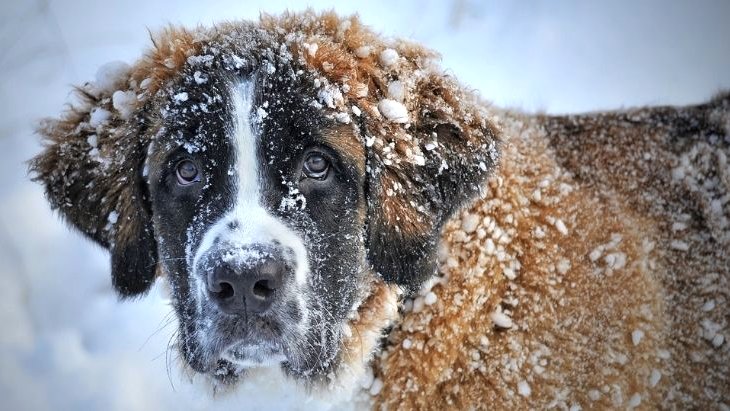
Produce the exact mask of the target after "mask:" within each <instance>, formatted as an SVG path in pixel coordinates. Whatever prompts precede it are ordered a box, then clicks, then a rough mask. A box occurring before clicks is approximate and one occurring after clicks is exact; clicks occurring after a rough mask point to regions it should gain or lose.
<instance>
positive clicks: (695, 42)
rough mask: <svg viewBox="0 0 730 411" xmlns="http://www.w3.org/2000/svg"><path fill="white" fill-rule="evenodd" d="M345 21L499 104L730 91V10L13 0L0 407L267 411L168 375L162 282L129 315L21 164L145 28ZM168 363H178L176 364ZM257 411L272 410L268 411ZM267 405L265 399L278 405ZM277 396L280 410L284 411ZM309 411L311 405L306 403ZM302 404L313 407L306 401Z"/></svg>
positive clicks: (663, 99)
mask: <svg viewBox="0 0 730 411" xmlns="http://www.w3.org/2000/svg"><path fill="white" fill-rule="evenodd" d="M307 5H309V6H311V7H313V8H315V9H329V8H334V9H335V10H337V11H339V12H340V13H358V14H360V16H361V18H362V20H363V21H364V22H365V23H366V24H369V25H370V26H372V27H374V28H375V29H376V30H377V31H380V32H382V33H383V34H385V35H388V36H393V37H404V38H409V39H412V40H416V41H418V42H421V43H424V44H426V45H428V46H429V47H431V48H433V49H436V50H438V51H439V52H440V53H441V54H442V56H443V59H442V64H443V66H444V67H446V68H447V69H448V70H449V71H450V72H451V73H453V74H454V75H455V76H456V77H457V78H459V79H460V80H461V81H462V82H463V83H465V84H467V85H468V86H470V87H472V88H474V89H476V90H478V91H479V92H480V93H481V95H482V96H483V97H484V98H485V99H487V100H491V101H493V102H494V103H495V104H497V105H500V106H508V107H514V108H520V109H524V110H529V111H536V110H540V111H547V112H551V113H568V112H581V111H593V110H602V109H615V108H621V107H628V106H636V105H646V104H691V103H698V102H702V101H703V100H706V99H708V98H710V97H711V96H712V95H713V94H715V93H716V92H717V91H719V90H720V89H723V88H724V89H730V24H729V23H728V21H730V2H728V1H724V0H717V1H711V0H702V1H691V2H690V1H685V2H680V1H666V0H638V1H636V0H633V1H630V0H622V1H612V2H600V3H599V2H584V1H561V2H559V3H558V2H551V1H534V2H530V5H529V6H528V5H527V4H526V3H519V4H517V3H514V2H507V1H504V2H500V1H496V2H495V1H484V2H482V1H476V0H452V1H437V0H407V1H400V2H397V4H396V2H395V1H393V0H387V1H368V2H367V3H366V2H359V4H358V3H356V2H347V3H344V2H343V3H337V4H335V2H334V1H309V2H308V3H305V2H301V3H300V2H293V1H291V2H285V1H277V0H265V1H243V0H239V1H207V2H203V1H196V2H182V1H172V0H165V1H158V2H153V1H150V0H127V1H124V2H122V1H114V2H113V1H98V0H73V1H72V0H68V1H52V0H45V1H40V0H39V1H34V0H15V1H3V2H1V3H0V409H2V410H47V409H53V410H66V409H69V410H81V409H83V410H143V409H150V410H166V409H201V410H202V409H215V408H217V409H229V408H231V407H232V406H233V405H234V404H237V405H238V407H237V408H240V407H241V404H246V405H248V406H251V407H253V408H266V407H265V406H264V404H267V403H268V401H270V400H271V398H270V397H268V398H262V396H261V395H258V396H257V395H256V391H253V392H252V393H253V394H252V393H248V394H251V395H248V396H246V398H245V402H243V403H240V402H237V401H239V400H240V397H239V400H236V399H235V398H227V399H224V400H221V401H213V400H211V399H210V398H209V397H207V396H206V395H205V394H204V391H203V390H202V388H201V387H200V386H199V385H200V384H195V383H193V384H191V383H190V382H189V381H188V380H187V379H186V378H185V377H184V376H181V375H180V374H179V372H177V371H176V369H175V367H174V365H175V364H174V361H173V362H172V365H173V368H172V369H171V370H170V372H169V373H168V371H167V367H166V364H167V361H166V358H167V355H166V348H167V344H168V341H169V339H170V336H171V334H172V332H173V330H174V329H175V327H176V324H175V323H174V318H172V316H171V315H170V313H171V308H170V307H169V306H168V305H167V302H166V301H165V299H164V297H163V293H161V292H160V289H159V286H157V287H155V288H154V289H153V290H152V292H151V293H150V294H149V295H148V296H147V297H145V298H143V299H140V300H137V301H126V302H122V303H120V302H118V301H117V299H116V297H115V295H114V293H113V292H112V289H111V281H110V277H109V266H108V256H107V254H106V253H105V252H103V251H102V250H100V249H99V248H98V247H96V246H94V245H93V244H91V243H89V242H87V241H85V240H84V239H83V238H81V236H80V235H78V234H76V233H72V232H71V231H70V230H69V229H68V228H67V227H66V226H65V225H64V224H63V223H62V222H60V221H59V219H58V218H57V216H55V215H53V214H52V213H51V212H50V211H49V209H48V206H47V204H46V202H45V200H44V199H43V194H42V191H41V189H40V187H39V186H38V185H36V184H33V183H30V182H29V181H28V179H27V176H26V166H25V164H24V162H25V161H26V160H27V159H29V158H30V157H32V156H33V155H34V154H35V153H37V152H38V151H39V150H40V145H39V143H38V138H37V136H35V135H34V134H33V128H34V126H35V124H36V122H37V121H38V119H40V118H42V117H45V116H54V115H57V114H58V113H59V112H60V111H61V110H62V108H63V105H64V103H67V102H69V98H70V90H71V85H72V84H80V83H83V82H85V81H88V80H92V79H93V78H94V74H95V72H96V69H97V68H98V67H99V66H100V65H102V64H104V63H106V62H108V61H112V60H121V61H125V62H127V63H133V62H134V60H135V59H136V58H137V57H138V56H139V55H140V54H141V52H142V51H143V50H144V49H145V48H146V47H148V46H149V36H148V29H149V30H153V31H154V30H155V29H156V28H159V27H161V26H163V25H165V24H168V23H174V24H183V25H196V24H211V23H213V22H217V21H221V20H235V19H255V18H257V16H258V14H259V12H260V11H265V12H267V13H278V12H281V11H283V10H285V9H287V8H289V9H292V10H300V9H302V8H305V7H306V6H307ZM172 355H173V356H174V354H172ZM259 401H261V402H259ZM269 404H270V403H269ZM291 405H292V404H287V403H286V398H285V396H284V395H283V396H282V398H280V399H279V400H278V401H277V402H275V404H274V405H273V407H274V408H286V407H289V406H291ZM298 405H300V406H302V404H298ZM303 406H305V407H307V404H304V405H303Z"/></svg>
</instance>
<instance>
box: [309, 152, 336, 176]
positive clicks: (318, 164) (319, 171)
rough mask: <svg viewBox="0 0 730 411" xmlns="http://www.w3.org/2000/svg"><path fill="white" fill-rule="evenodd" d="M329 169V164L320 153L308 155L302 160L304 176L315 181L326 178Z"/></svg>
mask: <svg viewBox="0 0 730 411" xmlns="http://www.w3.org/2000/svg"><path fill="white" fill-rule="evenodd" d="M329 169H330V162H329V161H327V159H326V158H325V157H324V155H322V153H310V154H309V155H308V156H307V158H306V159H305V160H304V167H303V171H304V175H305V176H307V177H309V178H314V179H317V180H324V179H325V178H327V173H328V172H329Z"/></svg>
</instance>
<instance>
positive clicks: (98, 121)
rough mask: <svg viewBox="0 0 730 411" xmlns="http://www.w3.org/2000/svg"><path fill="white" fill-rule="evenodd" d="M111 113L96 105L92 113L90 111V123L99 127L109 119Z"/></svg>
mask: <svg viewBox="0 0 730 411" xmlns="http://www.w3.org/2000/svg"><path fill="white" fill-rule="evenodd" d="M111 115H112V113H110V112H109V111H107V110H104V109H103V108H98V107H96V108H94V109H92V110H91V113H89V125H90V126H91V127H99V126H100V125H102V124H104V123H106V122H107V121H109V118H110V117H111Z"/></svg>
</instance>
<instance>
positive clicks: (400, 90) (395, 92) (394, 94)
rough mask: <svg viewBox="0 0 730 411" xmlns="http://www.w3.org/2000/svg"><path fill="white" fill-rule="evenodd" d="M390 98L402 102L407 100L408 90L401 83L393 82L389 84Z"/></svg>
mask: <svg viewBox="0 0 730 411" xmlns="http://www.w3.org/2000/svg"><path fill="white" fill-rule="evenodd" d="M388 98H389V99H391V100H395V101H399V102H402V101H403V100H404V99H405V98H406V90H405V87H404V86H403V83H402V82H400V81H391V82H390V83H389V84H388Z"/></svg>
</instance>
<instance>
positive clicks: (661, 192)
mask: <svg viewBox="0 0 730 411" xmlns="http://www.w3.org/2000/svg"><path fill="white" fill-rule="evenodd" d="M729 105H730V97H728V96H725V97H724V98H721V99H718V100H716V101H715V102H714V103H712V104H710V105H707V106H702V107H697V108H688V109H684V110H676V109H656V110H653V109H647V110H639V111H632V112H627V113H616V114H609V115H589V116H583V117H552V118H549V117H526V116H522V115H518V114H513V113H505V112H497V113H495V116H497V117H498V118H500V119H501V121H502V123H503V134H502V136H503V139H504V141H505V149H504V152H503V158H502V164H501V167H500V168H499V171H498V172H497V173H496V174H495V175H494V176H493V177H492V178H491V179H490V185H489V191H488V192H487V194H486V196H485V198H484V199H482V200H479V201H477V202H475V203H474V204H473V205H472V207H471V208H470V209H469V210H467V211H465V212H464V213H463V214H462V219H461V220H460V219H454V220H453V221H452V222H451V223H450V224H449V225H448V226H447V227H446V228H445V229H444V232H443V236H442V241H443V245H442V246H443V250H442V265H441V273H442V275H443V276H444V277H443V278H444V281H443V282H441V283H439V284H437V285H436V286H435V287H434V288H433V292H435V293H436V295H437V296H438V300H437V302H436V303H435V304H433V305H431V306H428V305H427V306H425V307H424V309H423V310H422V311H420V312H417V313H416V312H410V313H406V314H405V315H404V316H403V317H402V319H401V320H400V325H399V327H397V328H396V329H395V330H394V331H393V333H392V334H391V336H390V339H389V341H390V345H389V347H388V349H387V350H386V352H385V353H384V354H383V355H382V356H381V358H380V360H379V361H378V362H377V364H376V366H375V368H376V369H377V370H378V373H379V375H380V378H382V379H383V381H384V388H383V393H382V394H381V395H380V396H379V397H378V398H377V405H378V406H387V407H388V408H398V409H444V408H450V407H456V408H457V409H465V408H471V407H476V408H487V409H514V408H518V409H522V408H537V409H542V408H550V407H559V408H568V407H571V406H573V405H579V406H581V407H583V409H586V408H625V407H627V406H629V405H633V404H636V403H637V402H639V401H640V406H639V407H640V408H654V407H656V406H661V407H662V408H663V407H670V406H672V407H674V406H678V407H680V408H700V409H711V408H712V407H716V406H717V405H718V404H720V403H725V404H727V401H728V395H730V390H729V389H728V387H730V370H729V369H728V364H729V363H730V355H729V354H728V344H727V342H724V343H722V345H720V346H719V347H716V346H714V345H713V343H712V341H709V340H708V339H707V337H709V336H708V335H706V338H702V336H703V332H705V331H703V325H702V324H703V321H706V320H709V321H712V322H713V323H715V324H718V325H719V327H720V329H719V330H715V331H713V333H714V334H713V335H718V334H722V333H725V334H727V324H728V322H729V320H730V314H729V311H728V310H727V301H728V296H729V294H730V284H728V280H729V278H730V255H729V254H728V251H727V248H723V247H719V245H720V244H722V242H723V241H726V240H720V241H717V240H713V239H712V238H710V236H709V234H710V233H712V232H713V230H715V231H718V230H720V229H719V228H717V227H714V228H713V227H712V225H711V224H708V221H711V220H709V219H706V218H704V219H703V218H702V217H701V215H702V213H703V211H702V209H703V207H704V204H706V203H708V202H709V201H711V200H712V199H705V200H704V201H698V200H697V199H696V198H693V196H692V195H691V194H690V193H687V189H686V188H684V187H682V185H683V184H682V183H672V182H670V181H669V180H671V178H672V168H674V167H676V166H677V165H678V162H679V161H678V157H679V155H681V154H682V153H683V152H685V151H686V150H687V149H688V147H690V146H693V145H695V144H699V145H703V144H711V143H708V142H707V141H705V140H708V135H710V136H711V135H712V134H713V133H717V134H715V135H716V136H720V137H719V138H720V142H719V143H718V142H716V143H715V145H714V146H715V148H714V150H719V151H717V152H716V156H717V158H718V159H720V158H721V157H722V158H724V157H723V154H722V153H725V155H727V153H728V152H730V150H728V145H727V142H726V143H724V145H723V143H722V141H721V139H722V138H723V136H727V135H728V130H727V126H728V125H727V121H728V118H729V116H728V112H729V111H728V106H729ZM713 116H714V118H713ZM723 116H724V120H723ZM660 119H661V121H660ZM700 119H703V120H700ZM692 121H699V123H697V124H696V125H695V127H694V129H690V130H682V129H681V128H682V126H683V124H684V125H687V124H691V123H692ZM722 121H725V123H723V122H722ZM723 127H724V129H723ZM725 138H727V137H725ZM677 139H680V140H684V141H679V142H677V141H673V140H677ZM708 141H709V140H708ZM645 153H646V154H648V155H651V156H652V159H651V160H650V161H649V160H647V161H643V160H642V158H643V156H644V155H646V154H645ZM637 157H638V158H637ZM720 161H722V160H718V163H716V164H711V165H710V166H709V169H711V170H715V171H716V172H717V173H722V172H725V173H727V172H728V169H727V163H720ZM724 178H725V183H724V184H725V186H724V187H721V188H720V189H719V190H720V194H719V196H722V195H725V196H727V193H728V192H730V190H729V188H730V187H728V186H727V177H724ZM721 184H722V181H721ZM647 193H648V195H647ZM694 197H696V196H694ZM725 201H727V200H725ZM723 210H724V213H725V215H726V216H727V214H728V209H727V202H726V203H725V206H724V208H723ZM682 213H689V214H690V215H695V217H691V218H690V220H689V222H688V228H686V229H683V230H681V231H679V232H677V231H672V230H671V225H672V222H673V221H677V217H678V216H679V215H680V214H682ZM471 215H474V216H476V217H477V218H478V219H479V223H478V225H477V226H476V228H475V229H474V231H471V232H465V231H464V223H463V222H464V221H465V220H466V219H468V218H469V217H467V216H471ZM557 221H562V222H563V224H564V226H565V229H564V230H563V232H561V229H562V227H560V228H561V229H559V228H558V224H559V223H557ZM469 228H470V229H471V227H469ZM724 230H725V231H722V234H723V235H725V236H727V235H728V232H727V230H728V228H727V227H724ZM616 235H619V236H620V241H616V240H618V237H616ZM612 237H613V240H614V241H612ZM724 238H725V239H726V238H727V237H724ZM673 240H682V241H686V242H687V243H688V244H690V253H687V252H684V251H681V250H676V249H673V248H672V245H671V242H672V241H673ZM488 242H491V243H493V244H495V245H496V246H494V247H493V246H491V245H489V244H487V243H488ZM718 242H719V243H720V244H718ZM606 244H609V246H608V247H605V245H606ZM601 246H604V249H603V250H602V251H600V253H596V254H594V255H593V256H591V254H592V253H593V252H594V250H597V249H599V247H601ZM492 249H495V250H496V251H494V252H493V253H490V252H488V251H486V250H492ZM502 250H503V253H504V254H503V255H502V256H501V258H500V251H502ZM609 255H613V256H614V257H608V256H609ZM619 255H622V256H624V257H625V263H622V262H619V261H618V260H616V257H617V256H619ZM609 258H611V259H612V260H609ZM621 258H623V257H621ZM611 262H612V263H613V265H614V267H618V266H620V267H619V268H615V269H610V272H609V267H610V263H611ZM515 264H516V266H518V267H519V270H515V274H516V278H514V280H510V278H508V276H506V275H505V274H504V269H505V267H507V268H510V267H514V266H515ZM418 298H423V297H422V296H421V297H418ZM708 301H713V302H714V303H715V304H716V307H715V308H713V309H710V310H707V311H703V309H702V307H703V306H704V305H705V304H706V303H707V302H708ZM498 307H502V308H501V309H503V310H505V311H506V312H509V314H510V315H511V319H512V321H513V323H514V325H513V326H512V327H511V328H510V329H507V330H503V329H500V328H499V327H496V326H495V324H494V322H493V321H492V319H491V318H490V315H491V314H492V313H493V312H494V311H496V310H497V309H498ZM636 330H640V331H641V333H643V337H642V338H640V339H639V340H638V343H637V344H634V341H632V333H634V332H636ZM406 339H408V340H409V341H410V342H409V343H407V344H408V345H410V347H409V348H408V349H406V348H404V343H403V342H404V341H405V340H406ZM716 341H719V340H716ZM653 373H654V374H655V376H654V379H655V378H656V375H660V379H659V380H658V382H657V383H656V386H652V384H653V383H654V382H656V381H654V380H653V379H652V374H653ZM657 373H659V374H657ZM518 384H523V389H524V386H525V385H524V384H526V386H529V387H530V390H529V391H530V393H529V395H527V396H523V395H520V393H519V389H518V386H519V385H518ZM523 393H524V391H523Z"/></svg>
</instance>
